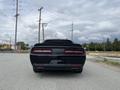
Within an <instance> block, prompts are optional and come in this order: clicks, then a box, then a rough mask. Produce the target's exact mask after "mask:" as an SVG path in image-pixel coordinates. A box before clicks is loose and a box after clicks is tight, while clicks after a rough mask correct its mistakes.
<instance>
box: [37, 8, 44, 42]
mask: <svg viewBox="0 0 120 90" xmlns="http://www.w3.org/2000/svg"><path fill="white" fill-rule="evenodd" d="M42 9H43V7H41V8H40V9H38V11H39V27H38V43H40V30H41V11H42Z"/></svg>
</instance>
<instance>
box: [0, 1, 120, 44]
mask: <svg viewBox="0 0 120 90" xmlns="http://www.w3.org/2000/svg"><path fill="white" fill-rule="evenodd" d="M15 2H16V0H0V43H3V42H8V41H9V40H10V38H11V39H12V43H14V32H15V29H14V28H15V17H14V15H15ZM41 6H43V7H44V9H43V10H42V22H43V23H47V26H46V27H45V39H51V38H53V39H56V38H57V39H71V30H72V28H71V24H72V22H73V23H74V39H73V41H74V42H77V43H89V42H104V41H106V39H107V38H110V40H113V39H114V38H118V39H120V0H19V14H20V15H19V19H18V38H17V41H24V42H26V43H29V44H30V45H32V44H35V43H37V41H38V16H39V12H38V8H40V7H41ZM41 33H42V32H41ZM41 36H42V35H41ZM41 41H42V37H41Z"/></svg>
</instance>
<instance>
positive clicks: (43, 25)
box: [42, 23, 47, 41]
mask: <svg viewBox="0 0 120 90" xmlns="http://www.w3.org/2000/svg"><path fill="white" fill-rule="evenodd" d="M45 26H47V23H42V36H43V41H44V40H45V28H44V27H45Z"/></svg>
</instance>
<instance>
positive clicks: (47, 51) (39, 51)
mask: <svg viewBox="0 0 120 90" xmlns="http://www.w3.org/2000/svg"><path fill="white" fill-rule="evenodd" d="M32 52H33V53H52V50H49V49H33V50H32Z"/></svg>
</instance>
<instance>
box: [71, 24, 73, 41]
mask: <svg viewBox="0 0 120 90" xmlns="http://www.w3.org/2000/svg"><path fill="white" fill-rule="evenodd" d="M71 28H72V30H71V40H72V41H73V37H74V36H73V32H74V24H73V22H72V27H71Z"/></svg>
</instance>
